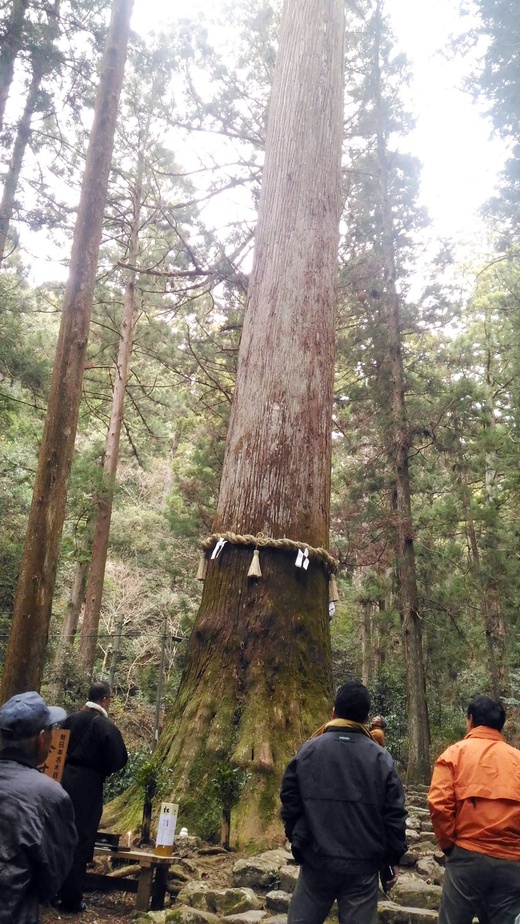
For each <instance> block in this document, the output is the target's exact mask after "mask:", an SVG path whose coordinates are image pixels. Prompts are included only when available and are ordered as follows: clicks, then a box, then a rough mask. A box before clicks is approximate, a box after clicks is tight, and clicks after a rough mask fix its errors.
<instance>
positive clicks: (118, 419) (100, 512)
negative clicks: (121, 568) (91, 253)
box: [78, 123, 149, 676]
mask: <svg viewBox="0 0 520 924" xmlns="http://www.w3.org/2000/svg"><path fill="white" fill-rule="evenodd" d="M148 125H149V123H148ZM148 134H149V133H148V130H147V131H145V132H144V134H143V144H142V146H141V148H140V150H139V153H138V158H137V174H136V182H135V185H134V190H133V216H132V227H131V231H130V240H129V247H128V263H129V265H130V266H135V264H136V262H137V258H138V253H139V226H140V218H141V206H142V195H143V192H142V182H143V165H144V156H145V147H146V142H147V140H148ZM135 279H136V273H135V271H134V270H129V271H128V277H127V282H126V286H125V298H124V308H123V320H122V323H121V329H120V332H119V347H118V353H117V362H116V369H115V382H114V391H113V394H112V408H111V411H110V423H109V427H108V433H107V438H106V442H105V461H104V467H103V481H104V488H103V491H102V493H101V494H100V495H99V496H98V498H97V501H96V504H97V516H96V525H95V530H94V542H93V546H92V560H91V562H90V570H89V576H88V584H87V590H86V594H85V611H84V613H83V624H82V627H81V638H80V643H79V649H78V664H79V668H80V671H81V673H82V674H83V675H84V676H91V675H92V671H93V668H94V662H95V658H96V646H97V639H98V629H99V619H100V616H101V601H102V599H103V584H104V581H105V568H106V562H107V555H108V541H109V538H110V521H111V519H112V505H113V501H114V488H115V479H116V473H117V463H118V459H119V442H120V439H121V427H122V425H123V411H124V401H125V390H126V384H127V381H128V369H129V366H130V357H131V355H132V346H133V339H134V329H135V320H136V316H135Z"/></svg>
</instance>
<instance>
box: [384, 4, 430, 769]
mask: <svg viewBox="0 0 520 924" xmlns="http://www.w3.org/2000/svg"><path fill="white" fill-rule="evenodd" d="M374 27H375V32H374V34H375V41H374V83H375V92H374V98H375V113H376V133H377V140H376V143H377V166H378V183H379V198H380V209H381V221H382V229H381V231H382V271H383V287H384V291H383V292H381V293H374V296H375V297H376V298H377V299H378V302H379V314H380V317H381V320H382V322H383V324H384V341H385V355H384V356H382V357H381V369H382V379H383V382H384V387H385V388H386V389H388V400H389V412H390V420H389V434H388V441H387V442H388V453H389V459H390V464H391V466H392V469H393V473H394V477H395V486H394V496H393V506H394V510H395V537H396V542H395V553H396V567H397V578H398V587H399V598H400V613H401V624H402V633H403V648H404V658H405V664H406V685H407V700H408V709H407V713H408V737H409V752H408V767H407V779H408V780H409V782H423V783H426V782H428V781H429V778H430V771H431V765H430V754H429V746H430V731H429V720H428V707H427V702H426V682H425V676H424V666H423V664H424V662H423V651H422V630H421V621H420V617H419V612H418V609H419V607H418V595H417V577H416V567H415V551H414V544H413V526H412V504H411V491H410V473H409V449H410V437H409V428H408V423H407V415H406V404H405V379H404V369H403V357H402V349H401V321H400V305H399V295H398V292H397V287H396V265H395V250H394V242H395V232H394V223H393V217H392V207H391V203H390V197H389V192H388V177H389V165H388V158H387V141H386V131H385V129H384V125H385V117H384V114H383V101H382V97H381V73H380V56H381V52H380V43H381V38H382V34H381V33H382V18H381V4H380V2H379V0H378V2H377V5H376V15H375V20H374Z"/></svg>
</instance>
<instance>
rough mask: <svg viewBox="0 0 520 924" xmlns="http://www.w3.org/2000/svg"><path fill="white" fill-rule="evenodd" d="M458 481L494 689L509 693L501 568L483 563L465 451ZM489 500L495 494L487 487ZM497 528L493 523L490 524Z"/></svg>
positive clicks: (500, 693) (492, 541)
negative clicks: (490, 493)
mask: <svg viewBox="0 0 520 924" xmlns="http://www.w3.org/2000/svg"><path fill="white" fill-rule="evenodd" d="M458 481H459V484H460V490H461V493H462V503H463V506H464V513H465V519H466V535H467V538H468V545H469V549H470V554H471V562H472V568H473V573H474V575H475V580H476V583H477V587H478V592H479V598H480V611H481V614H482V630H483V633H484V639H485V643H486V652H487V666H488V673H489V683H490V689H491V693H492V695H493V696H495V697H499V696H508V695H510V690H511V680H510V676H509V662H508V656H507V631H506V626H505V625H503V623H502V602H501V597H500V590H499V581H500V572H499V570H498V569H496V568H495V569H493V567H492V565H491V566H490V565H488V567H487V568H485V569H484V568H483V567H482V563H481V556H480V549H479V545H478V539H477V532H476V529H475V520H474V517H473V510H472V506H471V492H470V489H469V486H468V483H467V477H466V465H465V463H464V459H463V456H462V453H459V464H458ZM486 498H487V502H488V504H491V503H492V502H493V501H492V498H491V497H490V495H489V492H488V491H487V490H486ZM487 529H488V531H490V532H491V533H492V532H493V524H489V523H488V526H487ZM486 545H487V551H488V552H489V547H490V546H493V547H494V551H495V552H496V536H494V535H492V536H491V538H490V537H487V539H486Z"/></svg>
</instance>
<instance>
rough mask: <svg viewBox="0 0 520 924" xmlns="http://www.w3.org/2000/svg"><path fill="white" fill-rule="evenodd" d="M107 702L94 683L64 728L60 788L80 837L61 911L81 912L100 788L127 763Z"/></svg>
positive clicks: (106, 693)
mask: <svg viewBox="0 0 520 924" xmlns="http://www.w3.org/2000/svg"><path fill="white" fill-rule="evenodd" d="M111 698H112V691H111V689H110V686H109V684H108V683H104V682H103V681H101V680H97V681H95V683H93V684H92V686H91V687H90V689H89V691H88V700H87V702H86V704H85V705H84V706H83V708H82V709H80V711H79V712H73V713H72V715H70V716H69V717H68V718H67V719H65V721H64V722H63V723H62V728H68V729H70V739H69V746H68V749H67V757H66V761H65V768H64V770H63V778H62V781H61V782H62V786H63V788H64V789H65V790H66V791H67V792H68V794H69V796H70V798H71V799H72V803H73V805H74V814H75V819H76V830H77V832H78V844H77V847H76V850H75V852H74V861H73V864H72V868H71V871H70V873H69V875H68V876H67V879H66V880H65V882H64V883H63V885H62V887H61V889H60V891H59V895H58V898H59V901H60V908H61V910H62V911H68V912H79V911H83V910H84V909H85V905H84V903H83V885H84V879H85V871H86V866H87V863H89V862H90V861H91V860H92V859H93V856H94V843H95V840H96V834H97V830H98V825H99V822H100V820H101V815H102V814H103V783H104V782H105V779H106V777H107V776H110V774H111V773H116V771H117V770H121V769H122V768H123V767H124V766H125V764H126V762H127V760H128V754H127V751H126V747H125V743H124V741H123V738H122V736H121V732H120V731H119V729H118V728H116V726H115V725H114V723H113V722H111V721H110V719H109V718H108V707H109V705H110V700H111Z"/></svg>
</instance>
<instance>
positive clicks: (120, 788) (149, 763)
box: [104, 749, 173, 802]
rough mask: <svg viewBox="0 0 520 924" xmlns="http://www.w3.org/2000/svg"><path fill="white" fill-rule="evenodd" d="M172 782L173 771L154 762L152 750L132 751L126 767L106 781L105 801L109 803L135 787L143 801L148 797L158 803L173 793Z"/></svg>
mask: <svg viewBox="0 0 520 924" xmlns="http://www.w3.org/2000/svg"><path fill="white" fill-rule="evenodd" d="M172 782H173V780H172V772H171V770H169V769H168V768H167V767H165V766H164V765H159V764H158V763H157V761H155V762H154V760H153V757H152V752H151V750H150V749H136V750H130V751H129V753H128V763H127V764H126V766H124V767H123V769H122V770H119V771H118V772H117V773H113V774H112V776H109V777H107V779H106V780H105V786H104V801H105V802H109V801H110V800H111V799H114V798H115V797H116V796H119V795H120V794H121V793H124V792H125V791H126V790H127V789H128V788H129V787H130V786H133V787H134V788H135V789H136V790H137V792H138V793H139V794H140V795H141V796H142V797H143V799H144V797H145V796H147V797H149V798H150V799H152V800H153V799H155V800H156V801H157V802H158V801H159V800H160V799H161V798H162V797H163V796H165V795H166V794H167V793H169V792H171V789H172Z"/></svg>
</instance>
